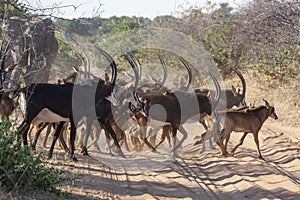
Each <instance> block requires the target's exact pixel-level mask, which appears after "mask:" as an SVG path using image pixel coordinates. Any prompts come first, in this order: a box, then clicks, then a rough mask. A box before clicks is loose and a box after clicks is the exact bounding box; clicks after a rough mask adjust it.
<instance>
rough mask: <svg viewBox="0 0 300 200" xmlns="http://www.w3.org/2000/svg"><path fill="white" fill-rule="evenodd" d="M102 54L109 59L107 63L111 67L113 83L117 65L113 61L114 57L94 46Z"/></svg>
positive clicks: (115, 77) (113, 82)
mask: <svg viewBox="0 0 300 200" xmlns="http://www.w3.org/2000/svg"><path fill="white" fill-rule="evenodd" d="M96 48H97V49H98V50H99V51H100V52H101V53H102V54H103V55H104V57H105V58H106V59H107V60H108V61H109V65H110V67H111V83H112V84H113V85H115V83H116V79H117V65H116V63H115V61H114V59H113V58H112V57H111V56H110V55H109V54H108V53H107V52H106V51H104V50H103V49H101V48H98V47H96Z"/></svg>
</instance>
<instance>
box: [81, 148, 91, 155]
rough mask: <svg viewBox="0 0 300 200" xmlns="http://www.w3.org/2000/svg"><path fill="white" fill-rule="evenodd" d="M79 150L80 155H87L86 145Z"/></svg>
mask: <svg viewBox="0 0 300 200" xmlns="http://www.w3.org/2000/svg"><path fill="white" fill-rule="evenodd" d="M81 152H82V155H84V156H89V153H88V151H87V148H86V147H83V148H82V151H81Z"/></svg>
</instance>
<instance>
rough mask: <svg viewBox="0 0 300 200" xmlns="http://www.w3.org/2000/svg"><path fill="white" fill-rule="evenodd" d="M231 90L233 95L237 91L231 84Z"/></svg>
mask: <svg viewBox="0 0 300 200" xmlns="http://www.w3.org/2000/svg"><path fill="white" fill-rule="evenodd" d="M231 91H232V93H233V95H234V96H235V97H236V96H237V93H238V92H237V91H236V88H235V87H234V86H233V85H232V86H231Z"/></svg>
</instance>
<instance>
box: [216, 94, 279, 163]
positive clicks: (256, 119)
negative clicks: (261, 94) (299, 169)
mask: <svg viewBox="0 0 300 200" xmlns="http://www.w3.org/2000/svg"><path fill="white" fill-rule="evenodd" d="M263 100H264V102H265V106H259V107H257V108H249V109H246V110H240V111H232V110H230V111H225V112H222V113H219V114H220V115H221V116H220V117H221V118H220V120H223V119H222V118H225V119H224V120H223V123H224V128H223V129H222V131H221V133H220V138H219V140H218V141H217V144H218V145H219V146H220V148H221V152H222V155H228V152H227V142H226V143H225V145H224V140H225V139H227V140H228V139H229V137H230V133H231V132H232V131H236V132H244V135H243V136H242V138H241V139H240V142H239V143H238V144H237V145H236V146H235V147H234V148H233V149H232V151H231V154H232V155H233V154H234V152H235V151H236V149H237V148H238V147H239V146H241V145H242V144H243V142H244V139H245V137H246V136H247V134H248V133H253V135H254V141H255V144H256V146H257V151H258V155H259V156H258V157H259V158H261V159H263V157H262V155H261V152H260V149H259V140H258V132H259V130H260V129H261V127H262V125H263V124H264V122H265V121H266V120H267V119H268V117H271V118H273V119H275V120H276V119H278V117H277V115H276V113H275V108H274V107H273V106H270V105H269V103H268V102H267V101H266V100H265V99H263Z"/></svg>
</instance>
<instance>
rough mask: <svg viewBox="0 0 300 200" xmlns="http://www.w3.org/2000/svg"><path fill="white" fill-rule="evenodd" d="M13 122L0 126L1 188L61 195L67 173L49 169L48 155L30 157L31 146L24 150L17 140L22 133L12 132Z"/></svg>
mask: <svg viewBox="0 0 300 200" xmlns="http://www.w3.org/2000/svg"><path fill="white" fill-rule="evenodd" d="M12 124H13V123H11V122H10V121H9V120H3V121H2V122H1V123H0V188H1V190H5V192H10V191H12V190H15V189H21V190H24V191H26V190H36V189H41V190H43V191H48V192H55V193H57V194H59V193H61V191H60V190H59V189H58V186H60V185H61V184H62V183H63V182H65V181H66V180H67V179H68V178H66V177H64V176H63V172H62V171H59V170H56V169H54V168H49V167H47V166H46V163H45V162H44V158H45V155H43V154H41V153H39V154H37V155H32V154H30V147H29V146H26V147H24V148H20V145H21V144H20V143H21V141H16V137H17V134H18V131H19V130H14V131H10V129H12V127H13V126H12Z"/></svg>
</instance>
